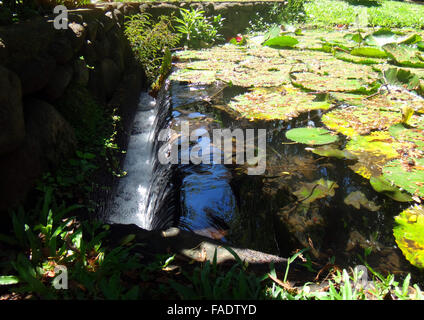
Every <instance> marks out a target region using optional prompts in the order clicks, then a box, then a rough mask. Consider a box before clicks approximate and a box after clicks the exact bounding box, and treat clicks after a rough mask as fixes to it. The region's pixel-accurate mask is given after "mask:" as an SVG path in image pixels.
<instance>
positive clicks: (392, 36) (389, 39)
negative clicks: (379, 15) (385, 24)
mask: <svg viewBox="0 0 424 320" xmlns="http://www.w3.org/2000/svg"><path fill="white" fill-rule="evenodd" d="M397 41H399V35H398V34H396V33H394V32H392V31H391V30H390V29H386V28H382V29H380V30H377V31H375V32H373V33H371V34H369V35H367V36H365V38H364V42H365V43H366V44H367V45H370V46H377V47H382V46H384V45H385V44H387V43H393V42H397Z"/></svg>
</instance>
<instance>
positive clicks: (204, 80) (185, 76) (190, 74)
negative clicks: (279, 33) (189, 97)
mask: <svg viewBox="0 0 424 320" xmlns="http://www.w3.org/2000/svg"><path fill="white" fill-rule="evenodd" d="M169 80H171V81H180V82H188V83H198V84H211V83H213V82H215V81H216V72H215V71H213V70H189V69H180V70H177V71H175V72H173V73H172V74H171V75H170V76H169Z"/></svg>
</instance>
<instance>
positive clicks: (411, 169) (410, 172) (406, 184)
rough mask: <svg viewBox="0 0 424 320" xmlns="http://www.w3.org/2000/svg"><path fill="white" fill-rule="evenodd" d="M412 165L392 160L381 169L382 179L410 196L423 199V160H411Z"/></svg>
mask: <svg viewBox="0 0 424 320" xmlns="http://www.w3.org/2000/svg"><path fill="white" fill-rule="evenodd" d="M410 161H412V165H411V164H410V163H406V162H405V161H402V160H398V159H396V160H393V161H390V162H389V163H387V164H386V165H385V166H384V167H383V175H384V178H386V179H387V180H389V181H390V182H391V183H393V184H395V185H397V186H398V187H400V188H402V189H404V190H406V191H408V192H409V193H411V194H415V195H418V196H420V197H424V159H411V160H410Z"/></svg>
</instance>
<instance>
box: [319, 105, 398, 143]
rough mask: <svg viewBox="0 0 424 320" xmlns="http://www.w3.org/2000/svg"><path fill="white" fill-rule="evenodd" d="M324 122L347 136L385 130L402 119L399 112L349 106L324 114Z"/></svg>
mask: <svg viewBox="0 0 424 320" xmlns="http://www.w3.org/2000/svg"><path fill="white" fill-rule="evenodd" d="M321 120H322V122H323V123H324V124H325V125H326V126H327V127H328V128H329V129H331V130H335V131H337V132H340V133H342V134H344V135H346V136H349V137H353V136H356V135H365V134H368V133H370V132H371V131H373V130H385V129H388V128H389V127H390V126H391V125H392V124H394V123H397V122H400V121H401V114H400V113H398V112H391V111H384V110H379V108H370V107H366V106H364V107H356V106H355V107H347V108H340V109H335V110H333V111H331V112H328V113H326V114H325V115H323V116H322V119H321Z"/></svg>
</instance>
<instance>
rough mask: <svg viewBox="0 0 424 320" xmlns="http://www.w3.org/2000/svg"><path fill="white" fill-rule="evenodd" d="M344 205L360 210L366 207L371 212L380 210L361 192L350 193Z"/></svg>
mask: <svg viewBox="0 0 424 320" xmlns="http://www.w3.org/2000/svg"><path fill="white" fill-rule="evenodd" d="M344 203H345V204H347V205H350V206H353V207H354V208H356V209H358V210H359V209H361V207H364V208H365V209H367V210H369V211H378V210H379V209H380V206H378V205H376V204H375V203H374V202H373V201H370V200H368V199H367V197H366V196H365V194H363V193H362V192H361V191H354V192H351V193H349V195H348V196H347V197H346V198H345V199H344Z"/></svg>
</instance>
